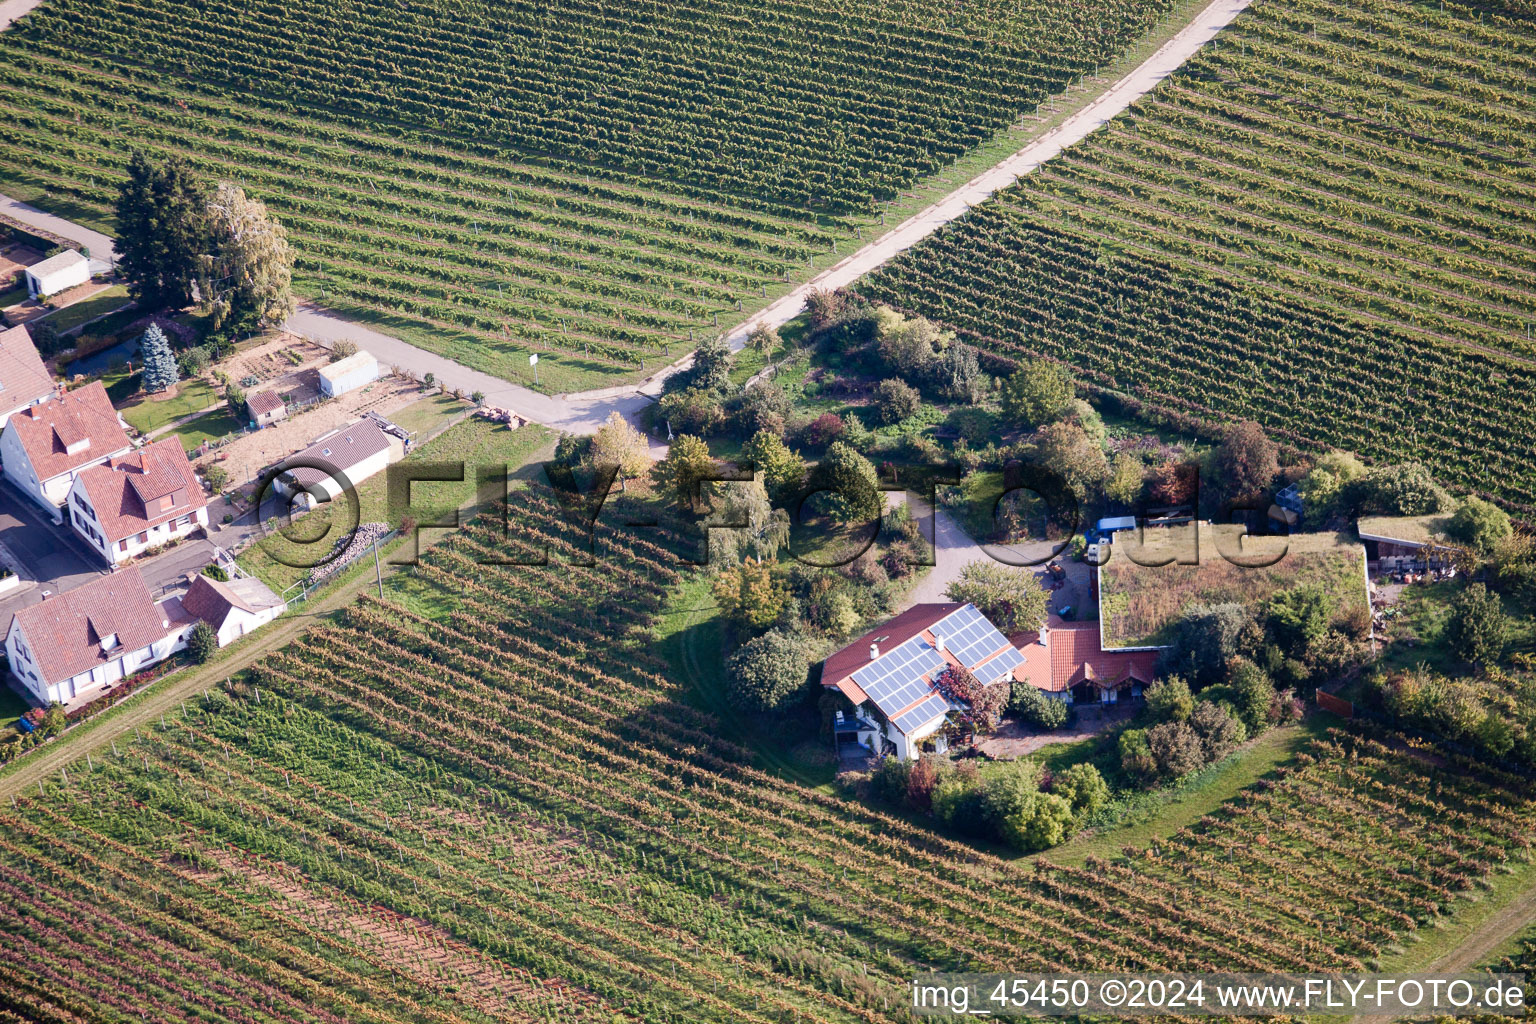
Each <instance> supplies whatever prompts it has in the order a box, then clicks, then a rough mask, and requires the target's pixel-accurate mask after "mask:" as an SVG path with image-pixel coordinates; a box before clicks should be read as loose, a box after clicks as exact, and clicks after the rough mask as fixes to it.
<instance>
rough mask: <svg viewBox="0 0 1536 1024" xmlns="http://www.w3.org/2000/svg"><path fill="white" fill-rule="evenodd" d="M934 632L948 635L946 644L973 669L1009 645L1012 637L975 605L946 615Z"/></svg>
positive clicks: (965, 664) (943, 635)
mask: <svg viewBox="0 0 1536 1024" xmlns="http://www.w3.org/2000/svg"><path fill="white" fill-rule="evenodd" d="M933 632H934V635H936V636H941V637H943V638H944V646H945V647H946V648H948V649H949V652H950V653H951V654H953V655H954V656H955V657H956V658H958V659H959V661H960V663H961V664H963V665H964V666H965V667H966V668H969V669H974V668H975V667H976V666H977V665H978V664H979V663H980V662H981V661H982V660H983V659H985V658H986V657H988V656H989V655H992V654H995V653H996V652H998V651H1000V650H1002V649H1003V648H1005V647H1007V646H1008V638H1007V637H1005V636H1003V634H1002V633H1000V632H998V630H997V627H996V626H994V625H992V623H991V622H988V621H987V619H986V617H985V616H983V615H982V614H981V613H980V612H979V611H977V610H976V609H975V608H974V607H973V606H971V605H966V606H965V607H963V608H959V609H956V610H955V611H953V612H951V613H950V614H949V615H947V616H945V617H944V619H943V621H941V622H940V623H939V624H938V625H936V626H934V627H933Z"/></svg>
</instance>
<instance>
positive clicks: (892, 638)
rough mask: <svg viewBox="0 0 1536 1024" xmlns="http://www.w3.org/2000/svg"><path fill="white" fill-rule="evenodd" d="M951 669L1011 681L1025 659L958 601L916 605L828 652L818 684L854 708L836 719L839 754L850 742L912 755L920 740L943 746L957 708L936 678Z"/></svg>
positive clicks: (877, 751) (988, 681)
mask: <svg viewBox="0 0 1536 1024" xmlns="http://www.w3.org/2000/svg"><path fill="white" fill-rule="evenodd" d="M953 667H964V668H965V669H967V670H969V671H970V673H971V674H972V675H974V676H975V677H976V678H977V680H978V681H980V682H981V683H982V684H983V685H984V686H988V687H991V686H1008V687H1012V685H1013V682H1014V680H1015V679H1018V678H1020V675H1019V673H1020V672H1021V671H1022V669H1023V667H1024V659H1023V658H1022V657H1021V656H1020V654H1019V652H1018V650H1017V649H1015V648H1014V646H1013V645H1012V644H1010V643H1009V642H1008V640H1007V638H1006V637H1004V636H1003V635H1002V633H1000V632H998V630H997V627H995V626H993V625H992V623H991V622H989V621H988V620H987V618H986V616H984V615H982V614H981V612H980V611H978V610H977V608H976V606H975V605H971V604H961V603H956V602H949V603H938V604H919V605H913V606H912V607H911V608H908V609H907V610H906V611H904V612H902V613H901V614H900V615H898V616H896V617H895V618H894V619H891V620H890V621H888V622H886V623H885V624H883V625H881V626H878V627H877V628H875V629H872V630H870V631H869V632H868V633H866V634H864V635H863V636H861V637H860V638H859V639H857V640H855V641H854V642H853V643H851V644H849V645H848V646H847V647H844V648H843V649H842V650H840V651H838V652H837V653H835V654H833V655H832V656H831V657H829V658H828V659H827V660H826V661H825V662H823V663H822V669H821V685H822V686H823V687H825V688H827V689H829V690H837V691H838V692H840V693H841V694H842V695H843V696H845V697H847V698H848V701H849V702H850V703H851V704H852V705H853V706H854V709H855V713H854V714H852V715H842V716H839V717H838V718H837V720H836V721H835V723H834V729H833V731H834V733H837V734H839V735H838V736H837V740H838V747H839V753H845V752H846V751H845V750H844V748H846V747H849V746H852V747H855V748H860V749H861V750H862V751H864V752H867V753H869V754H874V755H876V756H882V757H883V756H887V755H889V756H892V757H898V758H903V759H910V758H915V757H917V756H918V755H919V754H921V753H922V751H923V749H924V747H925V746H932V747H933V748H934V749H936V750H939V751H942V750H943V749H944V740H943V735H942V733H941V732H940V730H941V729H942V728H943V726H944V724H945V722H946V720H947V719H948V716H949V713H950V712H951V711H954V710H957V708H956V707H955V706H954V705H952V704H951V703H950V702H949V700H948V699H947V698H945V696H944V695H943V694H942V693H940V692H939V689H938V686H937V685H936V683H937V680H938V678H939V676H941V675H943V673H944V672H945V671H946V670H947V669H949V668H953ZM844 732H846V733H848V734H849V735H846V736H845V735H842V733H844Z"/></svg>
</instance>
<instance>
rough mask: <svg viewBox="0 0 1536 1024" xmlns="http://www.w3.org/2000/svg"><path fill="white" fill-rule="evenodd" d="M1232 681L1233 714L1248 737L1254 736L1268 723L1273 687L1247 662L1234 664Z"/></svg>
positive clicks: (1256, 668) (1240, 661)
mask: <svg viewBox="0 0 1536 1024" xmlns="http://www.w3.org/2000/svg"><path fill="white" fill-rule="evenodd" d="M1231 680H1232V681H1231V690H1232V704H1233V711H1234V713H1235V714H1236V715H1237V718H1238V721H1240V722H1242V723H1243V728H1244V729H1245V730H1246V731H1247V733H1248V735H1249V736H1257V735H1258V734H1259V733H1261V732H1263V731H1264V730H1265V729H1266V728H1268V726H1269V723H1270V721H1271V719H1270V711H1271V709H1272V708H1273V707H1274V703H1275V684H1274V683H1273V682H1271V681H1270V678H1269V675H1268V674H1267V673H1265V671H1264V670H1263V669H1261V668H1259V667H1258V666H1257V665H1255V664H1253V662H1251V661H1248V660H1246V659H1240V660H1237V661H1235V662H1234V663H1233V665H1232V669H1231Z"/></svg>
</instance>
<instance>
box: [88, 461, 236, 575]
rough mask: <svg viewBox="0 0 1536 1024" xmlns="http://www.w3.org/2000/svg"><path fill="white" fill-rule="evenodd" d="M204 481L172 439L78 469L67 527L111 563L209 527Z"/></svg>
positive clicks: (125, 559) (123, 560)
mask: <svg viewBox="0 0 1536 1024" xmlns="http://www.w3.org/2000/svg"><path fill="white" fill-rule="evenodd" d="M207 506H208V502H207V499H206V498H204V497H203V485H202V483H201V482H199V481H198V479H197V476H196V474H194V473H193V472H192V464H191V463H190V462H188V461H187V453H186V450H185V449H183V448H182V446H181V441H180V439H178V438H176V437H167V438H162V439H161V440H159V441H156V442H155V443H154V444H151V445H146V446H145V447H143V448H140V449H139V450H138V451H130V452H129V453H128V454H126V455H123V456H120V457H118V458H113V459H108V460H107V461H106V462H105V463H103V464H101V465H99V466H91V467H90V468H88V469H84V470H81V472H80V473H79V475H78V476H76V477H75V483H74V486H72V487H71V488H70V489H69V500H68V501H67V502H66V504H65V509H66V511H67V513H68V515H69V522H70V525H71V526H73V527H74V529H75V532H76V533H78V534H79V535H80V536H81V537H83V538H84V539H85V541H86V543H87V544H89V545H90V546H91V547H92V548H93V549H95V551H96V552H97V553H98V554H99V555H101V557H103V558H105V559H106V560H107V562H108V563H109V564H111V565H116V564H117V563H119V562H125V561H127V560H128V559H130V558H133V557H135V556H136V555H140V554H142V553H143V552H144V551H145V550H147V549H149V548H153V547H158V546H160V545H162V544H166V543H169V542H170V541H173V540H180V539H182V538H183V537H186V536H188V535H190V534H191V533H193V532H194V531H196V530H198V529H201V528H202V527H205V526H207V525H208V507H207Z"/></svg>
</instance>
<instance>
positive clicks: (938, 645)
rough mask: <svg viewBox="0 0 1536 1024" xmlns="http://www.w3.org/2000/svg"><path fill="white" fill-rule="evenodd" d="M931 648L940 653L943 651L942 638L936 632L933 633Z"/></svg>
mask: <svg viewBox="0 0 1536 1024" xmlns="http://www.w3.org/2000/svg"><path fill="white" fill-rule="evenodd" d="M933 649H934V650H935V651H938V652H939V653H940V654H943V653H944V638H943V637H942V636H939V634H937V633H935V634H933Z"/></svg>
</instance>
